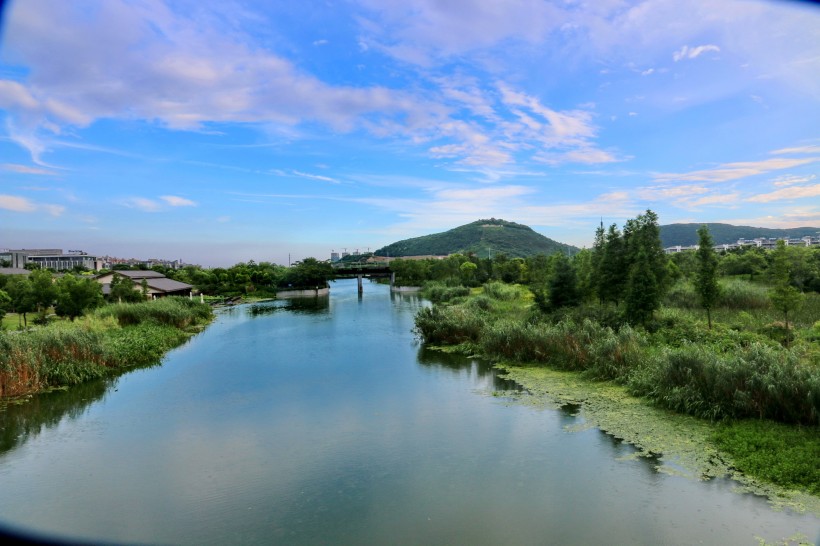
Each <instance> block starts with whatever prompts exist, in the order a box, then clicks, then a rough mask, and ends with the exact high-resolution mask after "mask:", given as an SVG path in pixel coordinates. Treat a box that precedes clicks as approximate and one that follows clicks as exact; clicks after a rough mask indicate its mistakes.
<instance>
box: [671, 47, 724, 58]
mask: <svg viewBox="0 0 820 546" xmlns="http://www.w3.org/2000/svg"><path fill="white" fill-rule="evenodd" d="M709 51H714V52H718V51H720V48H719V47H718V46H716V45H713V44H706V45H699V46H694V47H689V46H688V45H685V46H683V47H682V48H680V49H679V50H678V51H676V52H675V53H673V54H672V59H673V60H674V61H675V62H678V61H682V60H684V59H694V58H695V57H700V56H701V55H703V54H704V53H707V52H709Z"/></svg>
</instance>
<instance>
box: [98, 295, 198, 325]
mask: <svg viewBox="0 0 820 546" xmlns="http://www.w3.org/2000/svg"><path fill="white" fill-rule="evenodd" d="M96 315H97V316H98V317H100V318H105V317H114V318H115V319H117V322H118V323H119V325H120V326H134V325H137V324H141V323H143V322H153V323H155V324H164V325H167V326H173V327H175V328H180V329H183V328H187V327H189V326H191V325H195V324H200V323H203V322H207V321H208V320H210V319H211V317H212V316H213V312H212V311H211V308H210V307H209V306H207V305H205V304H202V303H199V302H197V301H193V300H190V299H188V298H182V297H169V298H160V299H157V300H154V301H145V302H142V303H115V304H111V305H107V306H105V307H103V308H101V309H99V310H97V312H96Z"/></svg>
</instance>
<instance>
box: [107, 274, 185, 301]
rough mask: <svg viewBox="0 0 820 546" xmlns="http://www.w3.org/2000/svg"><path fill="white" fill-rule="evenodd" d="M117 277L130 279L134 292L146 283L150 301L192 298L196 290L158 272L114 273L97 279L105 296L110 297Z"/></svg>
mask: <svg viewBox="0 0 820 546" xmlns="http://www.w3.org/2000/svg"><path fill="white" fill-rule="evenodd" d="M115 275H116V276H119V277H124V278H126V279H130V280H131V282H133V283H134V290H142V289H143V286H142V282H143V281H145V284H146V287H147V292H148V294H147V297H148V298H149V299H157V298H163V297H165V296H189V297H190V295H191V290H192V289H193V288H194V287H193V286H191V285H190V284H187V283H184V282H179V281H175V280H174V279H169V278H168V277H166V276H165V275H163V274H162V273H158V272H156V271H112V272H110V273H104V274H102V275H98V276H97V277H96V280H97V282H98V283H100V284H102V287H103V294H105V295H108V294H109V293H110V292H111V281H112V280H113V279H114V276H115Z"/></svg>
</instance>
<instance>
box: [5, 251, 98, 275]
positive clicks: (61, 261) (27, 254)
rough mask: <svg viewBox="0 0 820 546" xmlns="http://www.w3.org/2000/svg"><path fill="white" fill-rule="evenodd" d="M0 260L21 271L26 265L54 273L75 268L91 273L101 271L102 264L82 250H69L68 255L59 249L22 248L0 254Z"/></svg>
mask: <svg viewBox="0 0 820 546" xmlns="http://www.w3.org/2000/svg"><path fill="white" fill-rule="evenodd" d="M0 260H3V261H7V262H9V267H12V268H21V269H22V268H25V267H26V265H27V264H35V265H37V266H39V267H42V268H45V269H53V270H55V271H68V270H71V269H74V268H75V267H77V266H79V267H82V268H84V269H88V270H91V271H99V270H100V269H102V262H101V261H99V260H98V259H97V257H96V256H91V255H90V254H88V253H86V252H83V251H82V250H69V251H68V253H63V251H62V249H59V248H36V249H27V248H23V249H20V250H7V251H5V252H2V253H0Z"/></svg>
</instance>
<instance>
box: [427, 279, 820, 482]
mask: <svg viewBox="0 0 820 546" xmlns="http://www.w3.org/2000/svg"><path fill="white" fill-rule="evenodd" d="M733 282H734V284H735V286H733V290H734V291H735V295H736V296H737V299H740V298H746V299H747V302H751V303H747V304H746V305H747V306H749V305H752V307H748V308H742V307H741V308H739V309H738V308H737V307H730V306H729V305H724V306H722V307H721V308H720V309H719V310H717V312H716V313H715V314H714V315H715V316H717V317H720V321H719V322H718V323H717V324H716V325H715V326H714V327H713V328H712V329H709V328H708V327H707V326H706V324H705V320H704V319H705V317H702V316H701V315H702V313H700V312H699V310H697V309H692V308H690V307H688V306H687V305H675V304H674V301H675V300H674V299H671V301H669V300H668V302H667V306H666V307H664V308H663V309H662V310H661V311H659V312H658V313H656V316H655V319H654V320H653V321H652V322H651V323H650V324H648V325H647V328H633V327H630V326H629V325H627V324H624V323H623V321H622V319H621V318H620V314H619V313H618V310H617V309H616V308H614V307H612V306H599V305H586V306H581V307H577V308H572V309H568V310H561V311H558V312H555V313H552V314H543V313H541V312H540V311H538V309H537V306H536V305H534V304H533V295H532V294H531V293H530V291H529V290H527V289H526V288H525V287H521V286H511V285H503V284H500V283H493V284H490V285H486V286H485V287H484V288H483V289H478V290H473V291H472V292H471V293H470V294H468V295H465V294H464V292H463V290H461V291H459V292H455V291H454V292H452V293H448V292H447V291H446V290H445V289H443V288H441V287H435V289H434V290H433V291H432V293H431V294H430V295H431V296H432V297H433V298H435V301H438V302H439V303H437V304H436V305H434V306H433V307H432V308H426V309H423V310H421V311H420V312H419V313H418V315H417V316H416V330H417V333H418V334H419V336H420V337H421V338H422V340H423V341H425V342H426V343H428V344H432V345H447V346H449V347H450V350H453V348H455V350H458V351H461V352H463V353H464V354H468V355H481V356H483V357H485V358H488V359H490V360H494V361H497V362H503V363H505V364H506V365H509V364H512V365H514V366H518V367H549V368H552V369H556V370H566V371H573V372H578V373H580V374H581V375H582V376H583V377H584V378H587V379H592V380H596V381H609V382H611V383H614V384H617V385H619V386H621V387H622V388H624V390H625V392H626V393H628V394H629V395H631V396H636V397H640V398H642V399H644V400H647V401H648V402H650V403H652V404H653V405H655V406H657V407H660V408H664V409H666V410H672V411H674V412H677V413H681V414H688V415H692V416H695V417H697V418H700V419H703V420H704V422H707V423H712V425H711V426H712V427H713V431H714V434H713V436H712V438H711V440H710V442H711V443H712V444H713V445H714V446H717V447H718V448H719V449H721V450H722V451H723V452H724V453H727V454H728V455H729V456H730V457H731V459H732V460H733V461H735V466H736V467H737V468H738V469H741V470H743V471H744V472H747V473H749V474H750V475H753V476H755V477H757V478H759V479H761V480H767V481H770V482H772V483H777V484H779V485H781V486H784V487H792V488H795V487H796V488H799V489H802V490H804V491H807V492H810V493H811V494H814V495H818V494H820V491H819V490H818V489H817V487H818V486H817V484H818V483H820V474H818V471H817V470H816V467H817V461H818V460H820V347H818V339H820V336H819V335H818V334H820V331H818V326H817V325H816V324H815V323H814V322H813V320H816V317H817V316H818V315H817V314H814V313H815V311H816V309H818V308H820V297H815V296H816V295H810V296H809V297H808V298H807V301H806V304H805V305H804V311H803V314H801V315H798V316H796V317H794V319H793V320H794V323H795V325H796V326H797V330H796V331H791V332H789V336H790V342H789V347H785V346H784V345H783V344H782V343H781V341H782V340H783V336H784V335H785V334H786V332H784V331H783V330H782V328H781V327H780V325H779V324H778V323H777V321H776V320H774V321H773V320H772V319H773V318H775V319H776V315H775V314H774V313H772V312H771V310H770V309H768V308H767V307H766V302H765V300H761V298H760V297H759V292H760V290H759V287H757V286H753V285H744V284H743V283H738V282H735V281H733ZM685 289H686V288H685V287H683V290H685ZM672 296H673V298H674V297H678V298H680V301H683V302H687V303H688V302H689V301H690V299H689V298H688V297H686V296H685V295H684V296H681V295H680V294H679V293H678V294H677V295H676V294H675V293H673V295H672ZM735 301H737V300H735ZM525 386H527V385H525ZM772 461H781V463H782V464H778V465H777V466H776V468H775V467H773V464H772ZM813 469H814V470H813Z"/></svg>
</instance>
